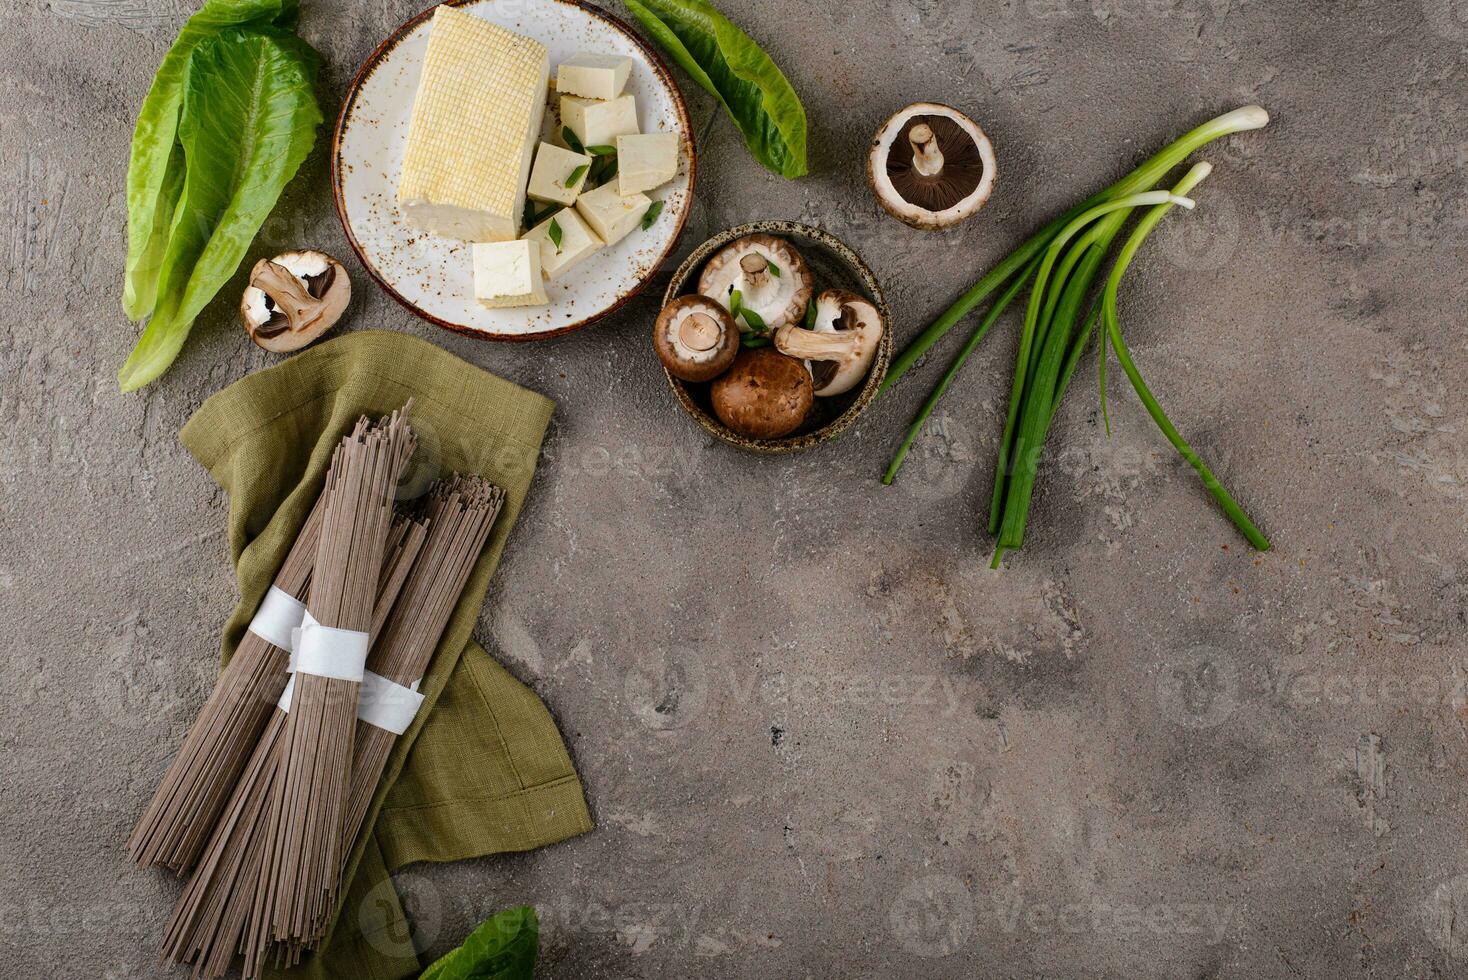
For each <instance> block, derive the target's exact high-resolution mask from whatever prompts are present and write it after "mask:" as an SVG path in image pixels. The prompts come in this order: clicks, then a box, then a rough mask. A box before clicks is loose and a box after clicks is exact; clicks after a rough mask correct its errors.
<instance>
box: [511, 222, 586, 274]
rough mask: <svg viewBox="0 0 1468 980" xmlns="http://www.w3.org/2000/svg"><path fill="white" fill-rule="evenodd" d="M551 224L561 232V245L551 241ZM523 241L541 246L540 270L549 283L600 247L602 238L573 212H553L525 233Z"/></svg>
mask: <svg viewBox="0 0 1468 980" xmlns="http://www.w3.org/2000/svg"><path fill="white" fill-rule="evenodd" d="M552 222H554V223H555V225H556V227H557V228H559V229H560V230H561V244H560V245H556V243H555V242H554V241H552V240H551V230H550V228H551V223H552ZM525 239H526V240H527V241H533V242H536V243H538V244H539V245H540V269H541V271H542V272H544V273H545V277H546V278H547V279H552V280H553V279H555V278H556V277H557V276H559V275H560V274H561V273H563V272H565V271H566V270H567V269H569V268H571V267H572V266H573V265H575V264H576V263H578V262H580V261H581V260H582V259H584V258H586V257H587V256H588V255H590V254H591V253H592V252H595V251H596V250H597V249H599V248H601V247H602V240H601V237H600V236H599V235H597V233H596V232H594V231H592V230H591V229H590V228H588V227H586V222H584V221H582V220H581V215H579V214H577V213H576V209H575V208H564V209H562V210H561V211H558V212H556V214H555V216H553V217H550V218H547V219H546V220H544V221H542V222H541V223H540V224H538V225H536V226H535V227H534V228H531V229H530V230H529V231H527V232H526V233H525Z"/></svg>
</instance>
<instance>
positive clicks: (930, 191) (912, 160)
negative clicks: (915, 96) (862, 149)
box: [867, 102, 998, 230]
mask: <svg viewBox="0 0 1468 980" xmlns="http://www.w3.org/2000/svg"><path fill="white" fill-rule="evenodd" d="M997 173H998V167H997V165H996V163H995V161H994V146H993V144H992V143H990V142H989V137H987V136H985V135H984V131H983V130H982V129H980V128H979V126H978V124H977V123H975V122H974V121H973V120H972V119H970V118H969V117H968V116H965V115H964V114H963V113H961V112H959V111H958V110H957V109H954V108H953V107H951V106H946V105H940V104H938V103H936V102H915V103H913V104H912V105H910V106H908V107H907V108H906V109H903V110H901V111H900V112H898V113H897V114H896V115H894V116H893V117H892V118H891V119H888V120H887V121H886V122H885V123H883V124H882V128H881V129H879V130H877V135H876V137H875V138H874V139H873V140H872V150H871V153H870V154H869V155H868V156H867V180H868V182H869V183H870V184H871V185H872V191H873V192H874V193H875V194H876V195H877V200H878V201H880V202H881V204H882V207H884V208H886V209H887V213H888V214H890V215H892V217H894V218H896V219H898V220H899V221H903V222H906V223H907V224H909V225H912V226H913V227H914V228H921V229H924V230H934V229H938V228H947V227H950V226H951V225H956V224H958V223H959V222H960V221H963V220H964V219H966V218H968V217H971V216H972V215H973V214H974V213H975V212H977V211H978V210H979V208H981V207H983V206H984V202H985V201H987V200H988V199H989V193H990V192H991V191H992V190H993V189H994V178H995V176H996V175H997Z"/></svg>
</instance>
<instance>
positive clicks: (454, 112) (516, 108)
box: [398, 6, 550, 242]
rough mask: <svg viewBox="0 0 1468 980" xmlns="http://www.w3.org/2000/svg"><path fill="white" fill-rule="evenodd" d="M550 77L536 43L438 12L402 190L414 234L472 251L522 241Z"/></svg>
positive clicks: (457, 13) (449, 11)
mask: <svg viewBox="0 0 1468 980" xmlns="http://www.w3.org/2000/svg"><path fill="white" fill-rule="evenodd" d="M549 77H550V58H549V56H548V54H547V52H546V47H545V45H543V44H541V43H540V42H539V41H535V40H532V39H531V38H528V37H521V36H520V35H518V34H515V33H512V32H510V31H507V30H505V29H504V28H503V27H500V26H498V25H496V24H491V23H490V22H489V21H487V20H485V19H484V18H483V17H479V16H476V15H474V14H470V13H465V12H463V11H461V10H456V9H455V8H453V7H449V6H442V7H439V8H438V10H437V12H435V13H434V15H433V27H432V30H431V32H430V33H429V35H428V48H427V51H426V52H425V53H424V56H423V72H422V75H421V76H420V78H419V82H418V94H417V96H416V98H415V99H414V101H413V116H412V120H411V121H410V123H409V125H408V145H407V150H406V155H405V156H404V158H403V173H402V178H401V180H400V182H399V184H398V202H399V204H401V206H402V209H403V217H404V219H405V220H406V221H407V223H408V224H409V225H411V226H412V227H414V228H421V229H423V230H424V231H428V232H430V233H432V234H435V235H442V236H444V237H445V238H458V239H462V240H464V241H468V242H496V241H509V240H512V239H514V238H516V237H517V236H519V234H520V218H521V214H522V212H523V210H524V207H525V182H526V179H527V178H528V177H529V176H530V161H531V157H532V155H533V154H534V151H535V144H536V142H537V141H538V140H539V136H540V124H541V118H542V117H543V116H544V114H545V102H546V100H545V89H546V83H547V81H548V80H549Z"/></svg>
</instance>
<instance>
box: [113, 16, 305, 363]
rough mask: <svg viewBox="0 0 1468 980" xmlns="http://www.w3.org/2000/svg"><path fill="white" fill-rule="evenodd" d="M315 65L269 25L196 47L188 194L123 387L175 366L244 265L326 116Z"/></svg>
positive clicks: (187, 112) (182, 119)
mask: <svg viewBox="0 0 1468 980" xmlns="http://www.w3.org/2000/svg"><path fill="white" fill-rule="evenodd" d="M319 66H320V58H319V57H318V56H317V54H316V52H315V51H313V50H312V49H311V47H310V46H309V45H307V44H306V43H305V42H303V41H302V40H301V39H300V38H298V37H296V36H295V35H294V34H290V33H288V32H286V31H281V30H275V29H269V28H253V29H251V30H248V31H245V30H227V31H225V32H224V33H221V34H219V35H217V36H216V37H213V38H210V39H206V40H204V41H203V42H201V43H199V44H198V45H197V46H196V47H195V48H194V49H193V53H192V55H191V56H190V58H189V62H188V65H187V67H186V69H185V72H184V80H183V102H182V106H181V112H180V115H179V124H178V138H179V142H180V143H181V144H182V146H183V154H184V164H185V167H184V169H185V177H184V180H183V190H182V193H181V195H180V197H179V201H178V206H177V208H176V209H175V211H174V214H173V218H172V223H171V227H170V230H169V234H168V244H167V247H166V249H165V250H164V252H163V256H162V260H161V264H160V268H159V276H158V292H157V305H156V308H155V309H154V311H153V316H152V319H151V320H149V322H148V326H147V328H146V329H145V330H144V331H143V335H142V337H141V338H140V339H139V340H138V345H137V347H136V348H135V349H134V350H133V352H132V355H131V356H130V357H128V359H127V363H125V364H124V365H123V366H122V370H121V371H119V372H118V376H117V378H118V383H119V384H120V385H121V386H122V390H123V391H132V390H133V389H135V388H139V387H141V386H143V385H145V384H147V383H148V382H150V381H152V380H153V379H154V378H157V377H158V376H159V375H160V374H162V373H163V372H164V371H165V370H167V368H168V365H170V364H171V363H173V359H174V358H175V357H177V356H178V352H179V349H180V348H181V347H182V346H183V342H184V339H185V338H187V337H188V334H189V328H190V327H191V326H192V325H193V322H194V318H195V317H197V316H198V315H199V313H200V311H201V310H203V308H204V306H205V305H206V304H207V303H208V302H209V300H210V299H212V298H213V296H214V294H215V293H217V292H218V291H219V289H220V287H222V286H223V285H224V283H225V282H227V281H228V280H229V278H230V276H232V275H233V274H234V272H235V270H236V269H237V268H238V267H239V264H240V262H241V260H242V259H243V258H244V256H245V252H246V250H247V249H248V248H249V246H250V243H251V241H253V240H254V238H255V233H256V232H258V231H259V230H260V226H261V225H262V224H264V223H265V219H266V218H267V217H268V216H269V215H270V211H271V209H273V208H274V207H275V203H276V201H277V200H278V199H279V198H280V194H281V192H282V191H283V190H284V189H285V185H286V184H287V183H288V182H289V181H290V179H291V177H292V176H294V175H295V173H296V171H297V170H298V169H299V168H300V165H301V163H302V161H304V160H305V159H306V155H307V154H308V153H310V151H311V146H312V144H313V143H314V142H315V139H316V128H317V127H318V126H319V125H320V123H321V121H322V116H321V110H320V108H319V106H318V105H317V104H316V96H315V93H314V87H315V83H316V74H317V70H318V68H319Z"/></svg>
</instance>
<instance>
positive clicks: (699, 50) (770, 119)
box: [626, 0, 807, 179]
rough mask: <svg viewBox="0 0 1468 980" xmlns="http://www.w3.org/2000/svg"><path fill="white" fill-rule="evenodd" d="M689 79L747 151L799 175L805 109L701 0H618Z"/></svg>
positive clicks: (764, 58)
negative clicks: (717, 106)
mask: <svg viewBox="0 0 1468 980" xmlns="http://www.w3.org/2000/svg"><path fill="white" fill-rule="evenodd" d="M626 3H627V9H629V10H631V11H632V14H633V16H635V17H636V18H637V19H638V20H639V21H640V22H641V23H642V26H643V27H644V28H646V29H647V32H648V33H649V34H651V35H652V37H653V40H655V41H657V43H658V44H659V45H661V46H662V47H663V48H664V49H666V50H667V52H668V53H669V54H670V55H672V56H673V59H674V60H675V61H677V62H678V64H680V65H682V66H683V69H684V70H685V71H687V72H688V74H689V75H691V76H693V80H694V81H696V82H698V84H699V85H701V86H703V87H704V88H705V89H706V90H708V92H709V93H710V94H712V95H713V96H714V97H715V98H717V99H718V100H719V102H721V103H722V104H723V106H724V110H725V111H726V112H727V113H728V114H729V118H730V119H732V120H733V121H734V125H735V126H736V127H738V129H739V132H740V133H741V134H743V136H744V143H745V145H746V146H748V147H749V152H750V153H752V154H754V158H755V159H756V160H758V161H759V162H760V163H761V164H762V165H764V166H765V167H766V168H768V169H769V170H772V171H774V172H775V173H777V174H779V175H780V176H782V177H786V178H790V179H794V178H796V177H800V176H803V175H804V174H805V173H806V172H807V168H806V160H805V141H806V120H805V107H804V106H802V105H801V104H800V97H799V96H797V95H796V94H795V90H794V89H793V88H791V87H790V82H789V81H788V80H787V79H786V78H785V75H784V74H783V73H782V72H781V71H780V68H779V66H777V65H776V64H775V63H774V62H773V61H772V60H770V56H769V55H767V54H765V52H764V51H763V50H762V49H761V48H760V46H759V45H758V44H756V43H755V42H754V41H753V40H752V39H751V38H750V37H749V35H748V34H745V33H744V32H743V31H741V30H740V29H739V28H738V27H735V26H734V24H732V23H731V22H730V21H729V20H728V18H726V17H725V16H724V15H723V14H721V13H719V12H718V11H717V10H715V9H714V8H713V7H712V6H711V5H709V4H708V3H705V2H704V0H626Z"/></svg>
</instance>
